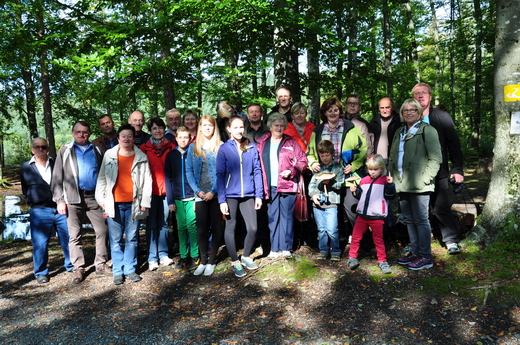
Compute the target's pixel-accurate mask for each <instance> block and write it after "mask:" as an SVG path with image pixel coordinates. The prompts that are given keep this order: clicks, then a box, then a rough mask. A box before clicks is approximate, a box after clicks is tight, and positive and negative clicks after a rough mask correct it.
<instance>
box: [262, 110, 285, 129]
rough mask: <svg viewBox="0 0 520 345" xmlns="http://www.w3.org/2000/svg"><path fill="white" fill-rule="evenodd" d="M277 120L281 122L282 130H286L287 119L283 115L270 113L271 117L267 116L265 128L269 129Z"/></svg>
mask: <svg viewBox="0 0 520 345" xmlns="http://www.w3.org/2000/svg"><path fill="white" fill-rule="evenodd" d="M278 120H282V121H283V128H284V129H287V117H285V115H284V114H281V113H272V114H271V115H269V118H268V119H267V128H269V129H270V128H271V126H272V125H273V123H274V122H275V121H278Z"/></svg>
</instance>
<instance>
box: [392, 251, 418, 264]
mask: <svg viewBox="0 0 520 345" xmlns="http://www.w3.org/2000/svg"><path fill="white" fill-rule="evenodd" d="M420 258H421V257H420V256H419V255H415V254H414V253H412V252H410V253H408V255H406V256H403V257H402V258H399V259H397V263H398V264H399V265H409V264H411V263H412V262H414V261H417V260H419V259H420Z"/></svg>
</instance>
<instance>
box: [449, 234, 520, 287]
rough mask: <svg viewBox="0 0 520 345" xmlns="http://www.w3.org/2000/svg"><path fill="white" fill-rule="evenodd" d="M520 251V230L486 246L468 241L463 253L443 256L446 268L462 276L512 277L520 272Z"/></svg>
mask: <svg viewBox="0 0 520 345" xmlns="http://www.w3.org/2000/svg"><path fill="white" fill-rule="evenodd" d="M519 253H520V231H515V232H512V233H510V234H508V235H506V236H505V237H503V238H501V239H499V240H497V241H496V242H494V243H492V244H490V245H489V246H488V247H486V248H482V247H480V246H478V245H476V244H474V243H471V242H466V243H464V246H463V252H462V254H460V255H448V254H443V255H441V258H442V259H443V260H444V261H445V263H446V267H445V268H444V269H445V270H446V271H447V272H450V273H453V274H455V275H457V276H460V277H467V276H470V277H478V278H479V279H490V278H491V279H492V278H495V279H512V278H514V277H515V276H516V275H517V274H518V263H519V262H520V254H519Z"/></svg>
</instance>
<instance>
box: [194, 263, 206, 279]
mask: <svg viewBox="0 0 520 345" xmlns="http://www.w3.org/2000/svg"><path fill="white" fill-rule="evenodd" d="M204 270H206V265H202V264H201V265H199V267H197V269H196V270H195V272H193V275H194V276H200V275H201V274H202V273H204Z"/></svg>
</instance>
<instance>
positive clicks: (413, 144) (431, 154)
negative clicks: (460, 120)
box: [388, 122, 442, 193]
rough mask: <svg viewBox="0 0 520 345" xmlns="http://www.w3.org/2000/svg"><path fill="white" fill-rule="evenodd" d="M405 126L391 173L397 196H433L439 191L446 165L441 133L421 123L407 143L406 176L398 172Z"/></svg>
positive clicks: (395, 145)
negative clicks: (437, 186)
mask: <svg viewBox="0 0 520 345" xmlns="http://www.w3.org/2000/svg"><path fill="white" fill-rule="evenodd" d="M402 131H403V127H401V128H400V129H398V130H397V131H396V132H395V135H394V140H393V141H392V147H391V149H390V157H389V158H388V171H389V172H390V174H392V177H393V179H394V183H395V188H396V190H397V193H430V192H433V191H434V190H435V176H436V175H437V172H438V171H439V168H440V166H441V162H442V151H441V144H440V142H439V135H438V134H437V130H435V128H433V127H432V126H430V125H429V124H427V123H424V122H423V123H421V125H420V127H419V129H418V130H417V133H416V134H415V135H414V136H413V137H412V138H411V139H409V140H407V141H406V142H405V143H404V157H403V175H402V176H400V174H399V171H398V170H397V159H398V151H399V142H400V138H399V136H400V135H401V132H402Z"/></svg>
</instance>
